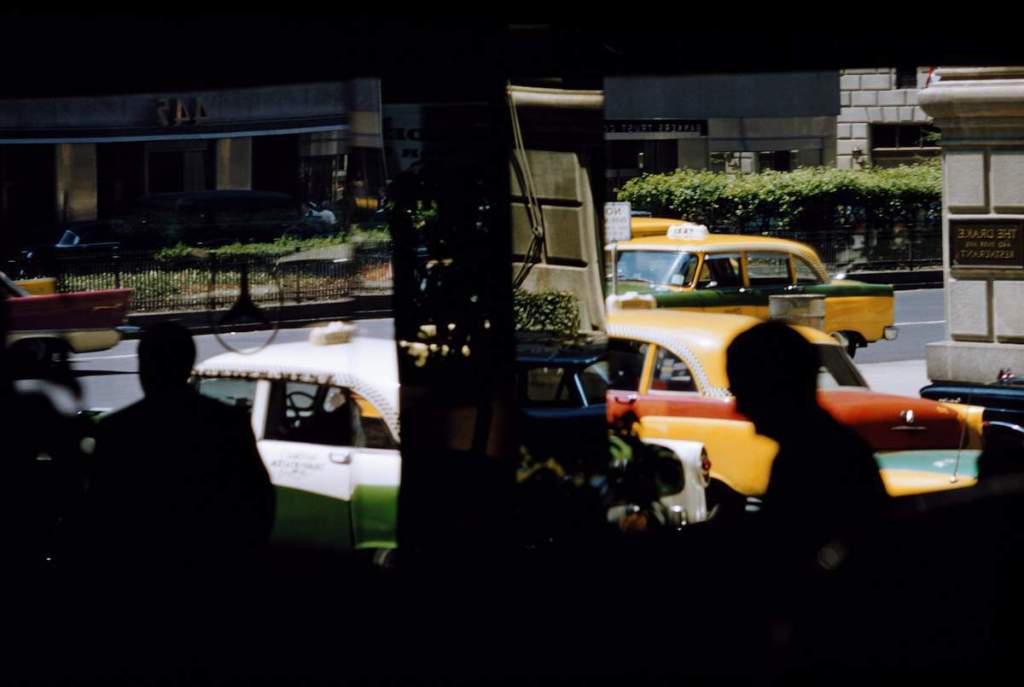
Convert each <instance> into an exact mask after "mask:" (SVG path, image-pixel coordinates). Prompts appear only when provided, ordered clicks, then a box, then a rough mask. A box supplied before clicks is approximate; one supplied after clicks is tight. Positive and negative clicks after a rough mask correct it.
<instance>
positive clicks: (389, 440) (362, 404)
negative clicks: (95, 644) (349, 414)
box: [350, 391, 398, 448]
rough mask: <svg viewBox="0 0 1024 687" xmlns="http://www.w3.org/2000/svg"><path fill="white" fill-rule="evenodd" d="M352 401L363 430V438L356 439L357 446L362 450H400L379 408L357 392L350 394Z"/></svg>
mask: <svg viewBox="0 0 1024 687" xmlns="http://www.w3.org/2000/svg"><path fill="white" fill-rule="evenodd" d="M350 393H351V395H352V400H353V401H355V408H354V410H355V411H357V412H358V414H359V418H358V420H359V426H360V428H361V429H362V435H361V437H360V436H358V433H357V437H356V446H358V447H360V448H398V442H397V441H395V437H394V436H393V435H392V434H391V430H390V429H389V428H388V423H387V422H385V421H384V416H383V415H382V414H381V412H380V410H378V409H377V406H375V405H373V403H371V402H370V401H369V399H367V398H364V397H363V396H361V395H359V394H358V393H356V392H355V391H352V392H350Z"/></svg>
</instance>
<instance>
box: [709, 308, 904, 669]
mask: <svg viewBox="0 0 1024 687" xmlns="http://www.w3.org/2000/svg"><path fill="white" fill-rule="evenodd" d="M726 364H727V370H728V374H729V383H730V387H731V390H732V393H733V394H734V395H735V397H736V409H737V410H738V411H739V412H741V413H743V414H744V415H746V416H747V417H748V418H749V419H750V420H751V422H753V423H754V427H755V429H756V430H757V432H758V434H762V435H764V436H767V437H769V438H771V439H774V440H775V441H776V442H778V444H779V452H778V454H777V455H776V457H775V460H774V462H773V464H772V470H771V477H770V479H769V482H768V488H767V490H766V492H765V495H764V505H763V513H762V514H761V515H762V518H763V519H762V521H761V526H762V527H763V528H764V530H763V531H761V532H759V534H760V535H763V536H756V537H754V538H753V541H752V542H751V547H752V548H751V553H754V552H755V551H756V554H755V557H756V559H758V560H759V563H760V565H759V567H760V568H761V569H762V571H763V573H766V576H765V578H764V579H763V583H764V585H765V590H766V595H767V598H769V599H770V604H771V607H772V608H773V609H774V610H771V611H769V612H770V613H771V616H770V617H772V618H774V620H773V623H774V626H775V629H774V630H773V633H772V634H773V636H774V637H775V639H774V641H773V646H774V649H773V651H772V652H771V655H772V656H773V657H774V658H775V660H776V661H779V662H780V664H781V665H784V666H786V669H787V670H796V671H797V672H801V671H805V670H811V671H812V672H813V671H821V670H823V666H824V665H826V664H828V663H829V662H832V661H835V660H837V659H841V660H843V661H846V660H849V659H850V658H851V656H855V655H856V652H857V651H858V650H857V649H856V648H855V647H854V644H853V643H852V642H851V636H850V635H849V634H846V633H849V632H850V631H851V630H853V629H855V628H854V627H852V626H851V625H850V620H851V618H854V617H855V616H856V610H857V609H858V608H859V607H862V606H863V607H864V608H873V606H872V605H871V597H870V596H865V594H866V593H869V592H866V591H865V590H864V589H862V588H861V587H858V586H857V584H856V580H857V579H858V578H857V577H856V576H853V577H851V576H849V575H846V574H845V573H846V572H848V571H849V570H850V569H851V568H850V562H849V561H850V560H851V558H852V560H857V559H856V557H855V554H853V553H852V552H856V551H859V550H861V547H860V544H861V543H862V542H863V539H862V536H865V537H870V536H871V533H872V532H875V531H876V530H875V529H873V528H871V527H870V525H871V524H872V523H873V522H875V521H876V519H877V518H878V516H880V515H881V514H882V511H883V509H884V507H885V506H886V504H887V502H888V501H889V497H888V495H887V493H886V491H885V486H884V484H883V482H882V478H881V475H880V474H879V472H878V465H877V463H876V461H875V459H874V453H873V451H872V450H871V448H870V446H868V444H867V443H866V442H865V441H864V440H863V439H862V438H861V437H860V436H859V435H858V434H857V433H856V432H854V431H853V430H852V429H850V428H848V427H846V426H844V425H842V424H840V423H839V422H837V421H836V420H835V419H834V418H833V417H832V416H831V415H829V414H828V413H827V412H826V411H825V410H824V409H822V408H821V406H819V405H818V399H817V379H818V370H819V358H818V353H817V350H816V348H815V347H814V345H812V344H811V343H810V342H808V341H807V340H806V339H805V338H804V337H803V336H802V335H801V334H800V333H799V332H797V331H796V330H795V329H793V328H791V327H789V326H788V325H786V324H784V323H782V322H778V321H768V322H764V323H761V324H758V325H755V326H754V327H752V328H751V329H749V330H747V331H745V332H743V333H742V334H740V335H739V336H737V337H736V339H735V340H734V341H733V342H732V344H730V346H729V349H728V353H727V362H726ZM850 585H852V586H850ZM854 624H856V623H854ZM853 638H857V639H858V641H859V640H861V639H863V637H860V636H859V635H857V634H856V632H855V633H854V635H853ZM819 677H820V676H819Z"/></svg>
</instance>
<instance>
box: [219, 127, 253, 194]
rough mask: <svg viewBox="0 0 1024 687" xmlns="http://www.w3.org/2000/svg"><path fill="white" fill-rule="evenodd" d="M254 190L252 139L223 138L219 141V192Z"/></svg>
mask: <svg viewBox="0 0 1024 687" xmlns="http://www.w3.org/2000/svg"><path fill="white" fill-rule="evenodd" d="M251 189H252V139H251V138H222V139H220V140H218V141H217V190H218V191H222V190H232V191H249V190H251Z"/></svg>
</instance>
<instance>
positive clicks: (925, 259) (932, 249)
mask: <svg viewBox="0 0 1024 687" xmlns="http://www.w3.org/2000/svg"><path fill="white" fill-rule="evenodd" d="M763 235H765V236H775V237H778V238H787V239H792V240H794V241H800V242H801V243H806V244H808V245H809V246H811V247H812V248H814V250H815V251H816V252H817V253H818V257H820V258H821V261H822V262H823V263H825V266H826V267H828V268H829V270H830V271H833V272H847V273H851V272H854V273H855V272H871V271H906V270H920V269H934V268H937V267H941V266H942V231H941V230H940V229H939V228H938V227H923V228H910V227H908V228H897V229H886V230H882V229H880V230H870V229H854V230H848V229H835V230H830V231H816V232H791V231H769V232H763Z"/></svg>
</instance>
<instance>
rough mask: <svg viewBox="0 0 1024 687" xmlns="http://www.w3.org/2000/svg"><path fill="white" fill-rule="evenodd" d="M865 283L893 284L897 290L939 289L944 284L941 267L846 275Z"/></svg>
mask: <svg viewBox="0 0 1024 687" xmlns="http://www.w3.org/2000/svg"><path fill="white" fill-rule="evenodd" d="M846 276H847V277H848V278H849V279H852V280H854V281H862V282H864V283H865V284H891V285H892V287H893V288H894V289H896V290H897V291H902V290H906V289H939V288H942V286H943V284H944V275H943V270H942V269H941V268H939V269H934V270H907V271H900V272H895V271H894V272H883V271H878V272H850V273H848V274H847V275H846Z"/></svg>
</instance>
